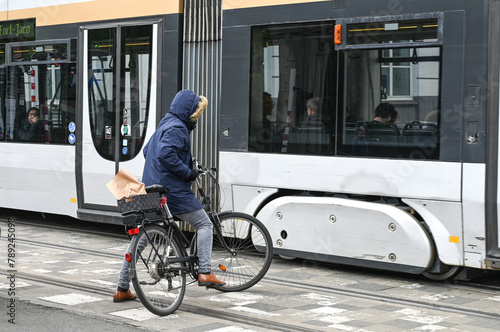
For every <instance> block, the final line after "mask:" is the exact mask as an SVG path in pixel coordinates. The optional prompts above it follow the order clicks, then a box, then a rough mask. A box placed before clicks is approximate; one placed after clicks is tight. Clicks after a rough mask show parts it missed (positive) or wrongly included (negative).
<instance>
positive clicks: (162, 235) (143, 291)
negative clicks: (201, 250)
mask: <svg viewBox="0 0 500 332" xmlns="http://www.w3.org/2000/svg"><path fill="white" fill-rule="evenodd" d="M182 253H183V251H182V248H181V246H180V245H179V242H178V241H177V239H176V238H175V237H169V236H168V234H167V231H166V230H165V229H164V228H163V227H161V226H159V225H154V224H152V225H146V226H144V227H143V228H142V229H141V231H140V232H139V234H137V235H136V236H135V237H134V240H133V242H132V245H131V260H132V271H133V279H132V283H133V285H134V289H135V291H136V292H137V296H138V297H139V299H140V300H141V302H142V304H143V305H144V307H146V309H148V310H149V311H151V312H152V313H154V314H155V315H159V316H165V315H169V314H171V313H173V312H174V311H176V310H177V309H178V308H179V306H180V305H181V303H182V299H183V298H184V294H185V292H186V274H185V273H183V271H181V270H182V268H183V267H185V265H186V263H175V264H169V262H168V259H172V258H176V257H182V256H183V254H182Z"/></svg>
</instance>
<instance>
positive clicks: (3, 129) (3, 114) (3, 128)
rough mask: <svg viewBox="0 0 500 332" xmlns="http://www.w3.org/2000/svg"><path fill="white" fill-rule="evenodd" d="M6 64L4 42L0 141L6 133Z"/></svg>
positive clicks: (0, 58)
mask: <svg viewBox="0 0 500 332" xmlns="http://www.w3.org/2000/svg"><path fill="white" fill-rule="evenodd" d="M6 68H7V66H6V64H5V44H0V142H3V141H5V140H7V135H6V115H7V112H6V107H5V106H6V105H5V102H4V101H5V94H6V91H5V89H6V85H5V84H6V81H5V80H6V71H7V69H6Z"/></svg>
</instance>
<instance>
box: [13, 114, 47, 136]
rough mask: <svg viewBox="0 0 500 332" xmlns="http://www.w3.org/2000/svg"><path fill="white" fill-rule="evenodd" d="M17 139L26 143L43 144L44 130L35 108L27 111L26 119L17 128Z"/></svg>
mask: <svg viewBox="0 0 500 332" xmlns="http://www.w3.org/2000/svg"><path fill="white" fill-rule="evenodd" d="M17 135H18V136H17V137H19V140H21V141H26V142H44V141H45V128H44V125H43V122H42V120H40V110H39V109H38V108H37V107H32V108H30V109H29V111H28V114H27V117H26V118H24V119H23V120H21V122H20V123H19V125H18V126H17Z"/></svg>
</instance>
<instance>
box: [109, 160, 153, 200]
mask: <svg viewBox="0 0 500 332" xmlns="http://www.w3.org/2000/svg"><path fill="white" fill-rule="evenodd" d="M106 187H107V188H108V189H109V190H110V191H111V192H112V193H113V195H114V196H115V197H116V199H118V200H120V199H122V198H126V197H131V196H136V195H145V194H146V189H145V186H144V183H142V182H140V181H139V180H138V179H137V178H136V177H135V176H133V175H132V174H131V173H130V172H129V171H127V170H126V169H125V168H122V169H121V170H120V171H119V172H118V173H117V174H116V175H115V177H114V179H113V180H111V181H109V182H108V183H107V184H106Z"/></svg>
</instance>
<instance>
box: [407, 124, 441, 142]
mask: <svg viewBox="0 0 500 332" xmlns="http://www.w3.org/2000/svg"><path fill="white" fill-rule="evenodd" d="M437 136H438V128H437V125H436V124H435V123H434V122H424V121H412V122H410V123H407V124H406V125H405V126H404V128H403V134H402V137H403V142H404V143H405V144H406V145H417V146H419V145H422V144H425V145H434V146H435V145H436V144H437Z"/></svg>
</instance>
